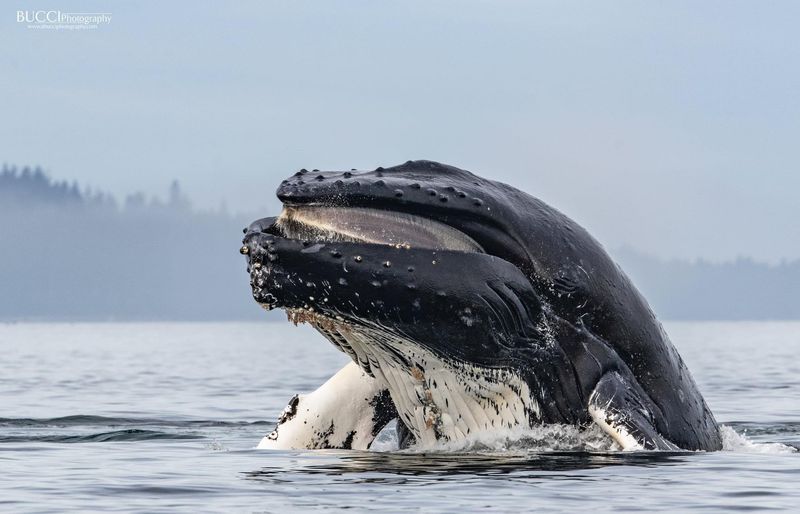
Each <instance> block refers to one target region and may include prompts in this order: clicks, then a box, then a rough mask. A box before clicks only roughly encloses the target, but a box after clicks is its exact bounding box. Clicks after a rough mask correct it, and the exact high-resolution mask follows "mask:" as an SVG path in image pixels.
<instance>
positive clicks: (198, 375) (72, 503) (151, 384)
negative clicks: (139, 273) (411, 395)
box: [0, 322, 800, 512]
mask: <svg viewBox="0 0 800 514" xmlns="http://www.w3.org/2000/svg"><path fill="white" fill-rule="evenodd" d="M666 328H667V331H668V332H669V333H670V335H671V337H672V340H673V342H674V343H675V344H676V346H677V347H678V349H679V350H680V352H681V354H682V355H683V356H684V359H685V360H686V361H687V363H688V365H689V367H690V369H691V370H692V371H693V373H694V376H695V379H696V380H697V381H698V383H699V385H700V388H701V389H702V391H703V392H704V394H705V396H706V399H707V400H708V402H709V403H710V405H711V408H712V409H713V411H714V412H715V414H716V416H717V419H718V420H719V421H720V422H722V423H723V424H724V425H725V427H726V428H725V429H724V430H725V450H724V451H721V452H715V453H689V452H686V453H656V452H634V453H621V452H609V451H591V448H597V447H600V448H602V445H599V446H598V445H597V444H596V443H597V441H595V439H596V436H591V435H586V434H579V433H577V432H576V431H574V430H570V429H567V428H561V429H559V428H556V429H547V430H542V431H539V432H534V433H530V434H527V435H526V437H525V438H524V439H523V440H522V441H517V442H515V441H512V440H509V439H507V438H502V437H501V438H497V439H494V440H487V441H484V442H481V444H475V445H472V446H471V447H466V448H443V449H441V450H438V451H434V452H430V451H429V452H426V453H420V452H414V451H404V452H398V451H396V450H394V449H393V448H394V445H395V441H394V440H393V436H392V435H391V433H389V432H385V433H384V434H382V435H381V439H380V440H379V441H378V442H377V443H376V445H375V446H376V449H375V450H373V451H369V452H358V451H281V452H275V451H264V450H255V449H254V447H255V446H256V444H257V443H258V441H259V440H260V439H261V437H262V436H263V435H264V434H265V433H267V432H269V431H270V430H271V429H272V427H273V425H274V421H275V419H276V417H277V415H278V414H279V413H280V411H281V410H282V409H283V407H284V406H285V405H286V402H287V401H288V400H289V398H290V397H291V396H292V395H293V394H295V393H297V392H303V391H310V390H312V389H314V388H316V387H317V386H318V385H320V384H321V383H322V382H324V381H325V380H326V379H327V378H328V377H329V376H330V375H332V374H333V373H334V372H335V371H337V370H338V369H339V368H340V367H341V366H342V365H344V364H345V363H346V362H347V360H346V357H345V356H344V355H343V354H340V353H338V352H337V351H336V350H335V349H334V348H333V347H332V346H331V345H330V344H329V343H328V342H327V341H325V340H323V339H322V338H321V336H319V335H317V334H316V333H315V332H313V331H312V330H310V329H309V328H307V327H293V326H291V325H289V324H286V323H267V322H264V323H223V324H212V323H206V324H204V323H185V324H183V323H165V324H161V323H159V324H156V323H152V324H148V323H144V324H117V323H109V324H6V325H0V350H1V351H2V355H3V360H2V365H3V366H2V372H1V373H0V406H2V412H0V418H1V419H0V510H2V511H9V512H52V511H65V510H81V511H143V512H160V511H170V512H174V511H186V512H203V511H216V512H219V511H234V512H283V511H288V510H303V511H306V510H317V509H340V508H348V507H349V508H353V509H356V510H358V511H360V510H386V511H392V512H397V511H401V510H403V511H405V510H435V511H452V512H467V511H472V510H477V509H494V510H499V511H508V512H511V511H521V510H525V511H539V512H542V511H544V512H547V511H568V512H569V511H577V510H581V511H586V510H587V509H588V510H589V511H612V510H613V511H624V510H633V511H639V510H669V511H685V510H699V511H704V512H712V511H725V512H728V511H732V510H759V511H760V510H786V511H793V512H797V511H798V510H800V487H798V485H799V484H800V453H798V452H797V451H796V448H798V447H800V361H799V360H798V355H799V354H800V323H667V324H666Z"/></svg>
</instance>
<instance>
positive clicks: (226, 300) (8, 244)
mask: <svg viewBox="0 0 800 514" xmlns="http://www.w3.org/2000/svg"><path fill="white" fill-rule="evenodd" d="M277 208H278V207H277V206H276V207H275V210H273V211H269V212H265V211H261V212H253V213H252V214H231V213H230V212H227V211H224V210H219V209H217V210H201V209H196V208H193V207H192V203H191V201H190V200H189V198H187V197H186V195H184V194H183V193H182V192H181V189H180V186H179V184H178V183H177V182H175V183H173V184H172V186H171V187H170V188H169V190H168V191H167V192H165V194H164V195H162V196H161V198H159V197H146V196H145V195H142V194H131V195H128V196H126V197H125V198H124V199H121V200H118V199H115V198H114V197H112V196H110V195H107V194H104V193H101V192H92V191H88V190H83V189H81V187H80V186H79V185H77V184H68V183H65V182H56V181H52V180H51V179H50V178H48V177H47V176H46V175H45V174H44V173H43V172H41V170H36V169H19V170H17V169H12V168H10V167H7V168H6V169H5V170H4V171H3V172H2V174H0V220H2V221H1V222H0V255H2V266H0V284H2V286H1V287H2V291H3V294H2V295H0V320H173V319H174V320H236V319H264V317H265V316H270V317H272V318H276V319H277V318H278V317H280V315H279V314H278V313H270V314H266V313H265V312H264V311H263V310H262V309H260V308H259V307H258V306H257V305H256V304H255V302H253V301H252V299H251V296H250V289H249V284H248V282H249V277H248V275H247V273H246V272H245V262H244V258H243V257H242V256H241V255H239V253H238V248H239V247H240V245H241V238H242V228H243V227H245V226H246V225H248V224H249V223H250V222H251V221H252V220H254V219H256V218H259V217H263V216H267V215H271V214H275V213H276V212H277ZM608 249H609V251H610V253H611V254H612V256H614V257H615V258H616V259H617V261H618V263H619V264H620V265H621V266H622V268H623V269H624V270H625V271H626V272H627V273H628V274H629V275H630V276H631V278H632V279H633V280H634V283H635V284H636V285H637V286H638V287H639V289H640V290H641V291H642V293H643V294H644V295H645V297H646V298H647V299H648V300H649V301H650V303H651V305H652V306H653V308H654V309H655V311H656V312H657V314H658V315H659V316H660V317H661V318H662V319H694V320H698V319H719V320H737V319H800V303H799V302H796V301H794V299H793V298H792V295H793V294H794V292H796V291H798V290H800V261H793V262H786V263H782V264H778V265H771V264H764V263H758V262H754V261H752V260H750V259H739V260H736V261H731V262H724V263H711V262H707V261H686V260H669V261H667V260H661V259H658V258H654V257H651V256H647V255H645V254H643V253H640V252H637V251H636V250H633V249H631V248H608Z"/></svg>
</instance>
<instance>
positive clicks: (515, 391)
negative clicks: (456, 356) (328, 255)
mask: <svg viewBox="0 0 800 514" xmlns="http://www.w3.org/2000/svg"><path fill="white" fill-rule="evenodd" d="M315 326H317V329H318V330H320V332H322V333H323V334H324V335H325V336H326V337H327V338H328V339H329V340H331V342H333V343H334V344H335V345H336V346H338V347H339V348H340V349H342V350H343V351H344V352H345V353H347V354H348V355H349V356H350V357H351V358H352V359H353V361H355V362H356V363H357V364H358V365H359V366H361V368H362V369H364V370H365V371H366V372H367V373H368V374H370V375H371V376H373V377H375V379H376V381H377V382H378V383H379V384H381V385H382V386H385V387H386V388H387V389H388V390H389V394H390V395H391V397H392V401H393V402H394V404H395V407H396V408H397V411H398V414H399V416H400V418H401V419H402V421H403V422H404V423H405V424H406V426H407V427H408V428H409V430H411V432H412V433H413V434H414V436H415V437H416V441H417V447H421V448H426V447H431V446H434V445H436V444H438V443H441V442H443V441H444V442H447V441H455V442H457V441H463V440H466V439H467V438H471V437H475V436H477V435H479V434H481V433H484V432H492V431H496V430H499V429H511V428H520V427H521V428H529V427H531V426H532V425H534V424H538V422H539V420H540V410H539V404H538V403H537V402H536V400H535V399H534V398H533V397H532V395H531V392H530V389H529V387H528V384H527V383H526V382H525V381H524V380H523V379H522V378H521V377H519V376H518V375H517V374H515V373H514V372H513V371H511V370H509V369H500V368H484V367H480V366H474V365H472V364H469V363H466V362H460V361H456V360H452V359H446V358H442V357H439V356H436V355H434V354H433V353H432V352H430V351H429V350H427V349H425V348H423V347H421V346H420V345H418V344H416V343H414V342H413V341H410V340H408V339H405V338H402V337H400V336H397V335H394V334H391V333H388V332H384V331H382V330H375V329H368V328H364V327H361V326H355V325H350V326H347V327H344V326H341V330H339V329H338V328H339V327H334V326H331V325H328V326H326V327H325V328H321V327H320V326H318V325H315Z"/></svg>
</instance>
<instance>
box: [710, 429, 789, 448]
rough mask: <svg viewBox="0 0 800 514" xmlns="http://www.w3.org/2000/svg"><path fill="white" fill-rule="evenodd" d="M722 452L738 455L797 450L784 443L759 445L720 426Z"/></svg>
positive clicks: (743, 435)
mask: <svg viewBox="0 0 800 514" xmlns="http://www.w3.org/2000/svg"><path fill="white" fill-rule="evenodd" d="M720 432H721V433H722V450H723V451H729V452H738V453H795V452H797V448H794V447H792V446H788V445H785V444H782V443H759V442H756V441H752V440H750V439H748V437H747V435H746V434H740V433H739V432H737V431H736V430H734V429H733V428H732V427H729V426H727V425H721V426H720Z"/></svg>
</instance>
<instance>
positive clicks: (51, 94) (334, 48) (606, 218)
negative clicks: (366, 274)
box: [0, 0, 800, 263]
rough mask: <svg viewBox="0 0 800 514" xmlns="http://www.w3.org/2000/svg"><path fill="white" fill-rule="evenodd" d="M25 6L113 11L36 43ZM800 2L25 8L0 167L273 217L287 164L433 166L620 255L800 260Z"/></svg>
mask: <svg viewBox="0 0 800 514" xmlns="http://www.w3.org/2000/svg"><path fill="white" fill-rule="evenodd" d="M17 9H28V10H35V9H46V10H50V9H59V10H62V11H65V12H66V11H69V12H76V11H79V12H110V13H111V15H112V21H111V22H110V23H109V24H106V25H101V26H99V27H98V28H97V29H94V30H85V31H64V30H60V31H56V30H34V29H30V28H28V27H27V25H26V24H24V23H18V22H17V20H16V10H17ZM798 19H800V4H798V3H797V2H780V1H773V2H737V1H707V2H702V3H700V2H668V3H667V2H624V1H620V2H606V3H600V2H563V1H552V2H550V1H547V2H527V1H525V2H523V1H505V2H498V1H488V0H484V1H470V0H460V1H452V2H449V1H441V2H431V1H429V0H428V1H420V2H416V1H404V2H374V1H347V2H344V1H341V2H337V1H319V2H314V1H306V2H298V1H281V2H274V1H262V2H237V3H235V4H234V3H225V4H223V3H222V2H196V1H193V2H150V3H144V2H113V3H108V2H103V3H101V2H59V1H56V0H52V1H48V2H35V1H34V2H24V3H18V4H16V5H11V4H6V5H5V6H4V7H3V8H2V10H0V69H2V70H4V71H3V74H2V76H0V113H2V117H3V123H2V124H0V161H1V162H7V163H10V164H17V165H25V164H31V165H35V164H38V165H41V166H43V167H44V168H45V169H46V170H48V171H49V172H50V174H51V175H53V176H54V177H55V178H57V179H67V180H73V179H75V180H78V181H79V182H80V183H81V184H84V185H89V186H92V187H94V188H97V189H102V190H106V191H110V192H112V193H114V194H116V195H117V196H119V197H124V195H125V194H128V193H130V192H133V191H138V190H141V191H144V192H146V193H148V194H160V195H162V196H163V195H164V194H165V192H166V190H167V188H168V186H169V184H170V182H171V181H172V180H173V179H178V180H179V181H180V182H181V184H182V186H183V189H184V191H185V192H186V193H187V195H188V196H190V197H191V198H192V199H193V201H194V202H195V204H196V205H198V206H200V207H209V208H213V207H217V206H219V205H220V204H222V203H224V204H225V205H226V206H227V208H228V209H230V210H232V211H238V212H248V213H250V212H254V213H259V214H261V215H268V214H273V213H274V212H275V211H276V210H277V208H278V203H277V200H276V199H275V196H274V191H275V188H276V186H277V184H278V182H279V181H280V180H281V179H283V178H285V177H286V176H288V175H290V174H291V173H293V172H294V171H295V170H297V169H299V168H303V167H305V168H309V169H311V168H320V169H350V168H359V169H362V168H364V169H372V168H374V167H376V166H384V167H386V166H391V165H393V164H399V163H401V162H404V161H406V160H409V159H433V160H438V161H441V162H446V163H448V164H453V165H456V166H459V167H462V168H465V169H469V170H471V171H474V172H476V173H478V174H480V175H483V176H486V177H489V178H493V179H496V180H501V181H504V182H507V183H510V184H513V185H515V186H517V187H519V188H521V189H523V190H525V191H527V192H529V193H531V194H533V195H534V196H537V197H539V198H542V199H543V200H545V201H546V202H548V203H550V204H551V205H553V206H555V207H557V208H558V209H560V210H562V211H563V212H565V213H566V214H568V215H570V216H571V217H573V218H574V219H575V220H576V221H578V222H579V223H581V224H583V225H584V226H586V227H587V228H588V229H589V230H590V231H591V232H592V233H593V234H594V235H595V236H596V237H597V238H598V239H599V240H600V241H601V242H602V243H604V244H605V245H606V246H607V247H609V248H619V247H625V246H627V247H632V248H635V249H637V250H639V251H642V252H645V253H648V254H650V255H654V256H658V257H663V258H684V259H695V258H704V259H708V260H712V261H724V260H730V259H735V258H737V257H739V256H748V257H752V258H755V259H757V260H761V261H766V262H773V263H774V262H778V261H780V260H781V259H789V260H793V259H798V258H800V223H798V220H800V202H799V201H798V194H797V191H798V189H800V144H798V143H800V137H799V136H800V66H798V63H800V36H798V32H797V20H798Z"/></svg>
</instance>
